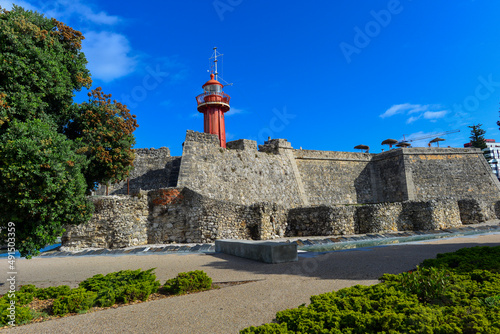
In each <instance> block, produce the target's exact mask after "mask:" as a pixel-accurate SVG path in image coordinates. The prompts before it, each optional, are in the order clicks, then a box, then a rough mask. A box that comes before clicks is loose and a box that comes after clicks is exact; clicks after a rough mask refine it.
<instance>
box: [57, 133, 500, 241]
mask: <svg viewBox="0 0 500 334" xmlns="http://www.w3.org/2000/svg"><path fill="white" fill-rule="evenodd" d="M135 154H136V158H135V161H134V170H133V171H132V173H131V174H130V177H129V180H128V182H127V181H123V182H121V183H118V184H115V185H110V186H109V187H108V189H107V191H108V193H109V194H110V196H103V195H104V194H105V193H106V187H105V186H104V187H100V188H99V189H98V190H97V191H96V194H95V196H93V197H92V200H93V201H94V202H95V203H96V212H95V214H94V216H93V217H92V219H91V220H90V221H89V222H88V223H87V224H84V225H81V226H69V227H67V231H66V233H65V234H64V236H63V246H64V247H65V248H66V249H79V248H85V247H104V248H118V247H127V246H134V245H141V244H148V243H173V242H176V243H182V242H193V243H195V242H196V243H198V242H213V241H214V240H215V239H254V240H269V239H274V238H278V237H283V236H310V235H339V234H353V233H373V232H383V231H398V230H435V229H443V228H448V227H455V226H459V225H462V224H472V223H479V222H484V221H487V220H490V219H497V218H498V217H500V183H499V181H498V180H497V179H496V177H495V176H494V175H493V173H492V172H491V170H490V168H489V166H488V164H487V162H486V160H485V159H484V157H483V155H482V152H481V151H480V150H479V149H474V148H464V149H461V148H399V149H394V150H390V151H387V152H382V153H379V154H369V153H352V152H330V151H313V150H297V149H293V148H292V146H291V144H290V143H289V142H288V141H287V140H285V139H272V140H269V141H267V142H266V143H264V145H260V146H259V147H258V148H257V143H256V142H255V141H251V140H245V139H240V140H236V141H232V142H228V143H227V149H223V148H221V147H220V146H219V140H218V138H217V136H216V135H211V134H206V133H199V132H194V131H190V130H188V131H187V134H186V140H185V142H184V144H183V154H182V157H171V156H170V151H169V150H168V148H160V149H156V150H155V149H138V150H136V151H135Z"/></svg>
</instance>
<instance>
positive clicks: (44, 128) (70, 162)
mask: <svg viewBox="0 0 500 334" xmlns="http://www.w3.org/2000/svg"><path fill="white" fill-rule="evenodd" d="M83 40H84V37H83V35H82V34H81V33H80V32H79V31H76V30H74V29H72V28H70V27H68V26H66V25H65V24H64V23H62V22H59V21H57V20H55V19H49V18H46V17H44V16H43V15H42V14H39V13H37V12H32V11H26V10H24V9H23V8H21V7H18V6H13V9H12V10H11V11H6V10H4V9H1V8H0V209H1V210H2V214H1V215H0V236H1V237H2V240H3V241H4V242H5V239H6V237H7V234H6V233H7V231H6V226H7V225H8V223H9V222H12V223H14V224H15V230H16V232H15V234H16V248H17V249H18V250H19V251H20V252H21V254H22V255H23V256H28V257H30V256H32V255H36V254H37V253H38V250H39V249H40V248H42V247H43V246H45V245H47V244H50V243H53V242H54V241H55V239H56V238H57V237H58V236H60V235H61V234H62V232H63V226H64V225H65V224H79V223H82V222H85V221H87V220H88V219H89V217H90V216H91V212H92V210H93V209H92V204H91V203H90V202H89V201H88V199H87V198H86V196H85V194H86V193H89V191H90V190H92V189H93V188H94V187H95V184H96V183H109V182H116V181H119V180H121V179H124V178H126V177H127V175H128V172H129V171H130V169H131V168H132V162H133V158H134V155H133V152H132V146H133V145H134V144H135V139H134V136H133V134H132V133H133V131H134V130H135V129H136V128H137V126H138V125H137V122H136V120H135V116H134V115H131V114H130V111H129V110H128V109H127V108H126V106H124V105H122V104H121V103H119V102H116V101H113V102H111V99H110V97H111V95H106V94H104V93H103V92H102V90H101V88H97V89H94V90H93V91H92V92H91V93H89V97H90V99H89V102H84V103H81V104H75V103H74V102H73V97H74V93H75V91H80V90H81V89H82V88H83V87H85V88H90V87H91V83H92V80H91V78H90V72H89V71H88V69H87V68H86V64H87V60H86V58H85V55H84V54H83V52H82V51H81V45H82V41H83Z"/></svg>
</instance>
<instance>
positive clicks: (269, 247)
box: [215, 240, 298, 263]
mask: <svg viewBox="0 0 500 334" xmlns="http://www.w3.org/2000/svg"><path fill="white" fill-rule="evenodd" d="M215 251H216V252H218V253H224V254H229V255H234V256H239V257H243V258H246V259H251V260H256V261H261V262H265V263H283V262H292V261H298V256H297V244H296V243H286V242H271V241H251V240H215Z"/></svg>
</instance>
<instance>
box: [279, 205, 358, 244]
mask: <svg viewBox="0 0 500 334" xmlns="http://www.w3.org/2000/svg"><path fill="white" fill-rule="evenodd" d="M355 209H356V208H355V207H354V206H347V205H338V206H334V207H329V206H326V205H321V206H316V207H306V208H295V209H291V210H290V211H289V213H288V226H287V232H286V235H287V236H288V237H294V236H299V237H302V236H315V235H347V234H354V233H355V219H354V216H355Z"/></svg>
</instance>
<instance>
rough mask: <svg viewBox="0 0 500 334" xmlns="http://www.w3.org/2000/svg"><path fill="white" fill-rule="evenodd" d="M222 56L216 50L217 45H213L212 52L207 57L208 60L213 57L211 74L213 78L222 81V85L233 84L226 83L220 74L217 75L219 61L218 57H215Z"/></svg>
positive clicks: (230, 84)
mask: <svg viewBox="0 0 500 334" xmlns="http://www.w3.org/2000/svg"><path fill="white" fill-rule="evenodd" d="M222 56H224V54H223V53H220V52H218V51H217V47H214V52H213V53H212V57H210V58H209V60H212V59H213V62H214V64H213V66H211V68H212V70H213V72H212V73H213V74H214V76H215V80H217V81H219V82H222V83H223V85H224V86H232V85H233V84H232V83H228V82H227V81H226V80H224V79H223V78H222V76H220V77H219V72H218V63H219V59H217V57H221V58H222Z"/></svg>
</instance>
